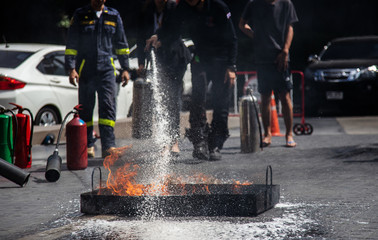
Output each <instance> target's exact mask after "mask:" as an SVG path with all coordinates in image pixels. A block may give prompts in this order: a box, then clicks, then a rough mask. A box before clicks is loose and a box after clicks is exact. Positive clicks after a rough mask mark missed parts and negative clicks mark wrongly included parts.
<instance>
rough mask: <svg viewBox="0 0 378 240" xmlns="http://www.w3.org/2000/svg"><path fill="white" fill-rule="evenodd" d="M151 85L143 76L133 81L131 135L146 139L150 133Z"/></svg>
mask: <svg viewBox="0 0 378 240" xmlns="http://www.w3.org/2000/svg"><path fill="white" fill-rule="evenodd" d="M151 104H152V87H151V83H150V82H149V81H147V80H146V79H145V78H138V79H136V80H135V81H134V88H133V115H132V116H133V117H132V136H133V138H137V139H148V138H150V137H151V135H152V105H151Z"/></svg>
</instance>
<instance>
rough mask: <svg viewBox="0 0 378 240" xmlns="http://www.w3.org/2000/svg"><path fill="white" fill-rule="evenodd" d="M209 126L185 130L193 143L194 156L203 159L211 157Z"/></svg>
mask: <svg viewBox="0 0 378 240" xmlns="http://www.w3.org/2000/svg"><path fill="white" fill-rule="evenodd" d="M207 135H208V131H207V127H206V128H190V129H186V130H185V136H186V137H188V139H189V141H191V142H192V143H193V148H194V149H193V154H192V155H193V157H194V158H198V159H201V160H208V159H209V150H208V144H207Z"/></svg>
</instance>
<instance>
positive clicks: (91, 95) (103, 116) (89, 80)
mask: <svg viewBox="0 0 378 240" xmlns="http://www.w3.org/2000/svg"><path fill="white" fill-rule="evenodd" d="M96 92H97V96H98V115H99V129H100V135H101V147H102V149H103V150H107V149H108V148H110V147H115V136H114V124H115V120H116V107H115V98H116V82H115V76H114V71H106V72H100V71H97V72H96V75H94V76H91V77H81V78H80V81H79V103H80V104H82V110H81V111H80V113H79V114H80V118H81V119H83V120H84V122H85V123H86V124H87V140H88V147H92V146H93V145H94V142H95V139H94V137H93V110H94V106H95V103H96Z"/></svg>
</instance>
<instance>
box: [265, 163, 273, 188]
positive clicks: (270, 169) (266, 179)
mask: <svg viewBox="0 0 378 240" xmlns="http://www.w3.org/2000/svg"><path fill="white" fill-rule="evenodd" d="M269 172H270V186H272V185H273V170H272V166H270V165H268V166H267V167H266V178H265V184H266V186H268V185H269V184H268V177H269Z"/></svg>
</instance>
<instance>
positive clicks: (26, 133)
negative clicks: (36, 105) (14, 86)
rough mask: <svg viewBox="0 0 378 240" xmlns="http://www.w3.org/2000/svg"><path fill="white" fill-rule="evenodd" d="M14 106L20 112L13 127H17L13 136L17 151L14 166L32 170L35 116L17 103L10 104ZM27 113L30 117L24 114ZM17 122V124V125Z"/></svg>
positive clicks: (14, 117)
mask: <svg viewBox="0 0 378 240" xmlns="http://www.w3.org/2000/svg"><path fill="white" fill-rule="evenodd" d="M9 104H11V105H14V106H15V108H14V109H12V110H13V111H14V110H18V112H17V114H16V115H15V116H13V123H14V124H13V125H14V126H17V131H14V132H13V136H14V138H15V139H16V144H15V151H14V165H16V166H17V167H19V168H30V167H31V164H32V152H31V149H32V139H33V129H34V127H33V125H34V124H33V114H32V113H31V111H30V110H29V109H27V108H23V107H22V106H20V105H17V104H15V103H9ZM24 111H27V112H28V113H29V115H27V114H23V112H24ZM15 122H16V123H17V124H15Z"/></svg>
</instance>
